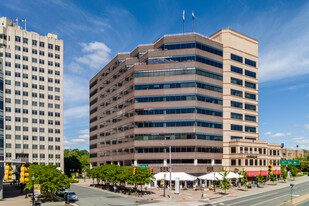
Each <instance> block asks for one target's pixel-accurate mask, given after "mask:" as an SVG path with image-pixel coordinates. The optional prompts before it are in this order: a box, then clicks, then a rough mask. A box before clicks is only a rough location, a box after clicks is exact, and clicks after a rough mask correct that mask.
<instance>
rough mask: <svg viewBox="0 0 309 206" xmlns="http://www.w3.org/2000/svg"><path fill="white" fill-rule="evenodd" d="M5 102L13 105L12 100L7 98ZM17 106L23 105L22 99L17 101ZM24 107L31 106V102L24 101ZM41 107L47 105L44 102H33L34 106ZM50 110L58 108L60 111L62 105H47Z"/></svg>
mask: <svg viewBox="0 0 309 206" xmlns="http://www.w3.org/2000/svg"><path fill="white" fill-rule="evenodd" d="M5 102H6V103H12V101H11V98H5ZM15 104H21V100H20V99H15ZM22 104H23V105H29V101H28V100H23V101H22ZM38 105H39V106H40V107H45V103H44V102H39V104H38V102H36V101H32V106H38ZM47 106H48V108H56V109H60V104H52V103H48V104H47Z"/></svg>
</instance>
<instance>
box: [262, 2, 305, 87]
mask: <svg viewBox="0 0 309 206" xmlns="http://www.w3.org/2000/svg"><path fill="white" fill-rule="evenodd" d="M274 18H277V17H274ZM279 19H280V18H279ZM308 19H309V4H307V5H305V6H303V8H302V10H301V11H300V12H298V14H297V15H296V16H294V17H292V18H291V20H289V21H287V20H286V19H283V18H281V19H280V22H279V21H277V22H276V21H275V20H273V19H269V21H268V22H269V24H268V26H265V25H264V29H265V30H267V33H268V34H267V35H265V41H266V42H267V41H268V39H266V38H269V37H270V38H272V39H273V41H268V42H267V44H266V43H264V44H265V46H264V47H263V49H262V52H261V55H260V69H259V70H260V72H259V78H260V80H261V81H262V82H266V81H271V80H279V79H283V78H288V77H294V76H299V75H305V74H309V69H308V67H309V59H308V56H309V47H308V44H309V38H308V35H309V24H308ZM282 21H285V22H284V24H282Z"/></svg>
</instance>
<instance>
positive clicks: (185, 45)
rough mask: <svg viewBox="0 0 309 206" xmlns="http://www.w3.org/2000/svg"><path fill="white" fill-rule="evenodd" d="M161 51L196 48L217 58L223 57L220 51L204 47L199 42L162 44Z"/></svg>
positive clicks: (207, 46)
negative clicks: (217, 56)
mask: <svg viewBox="0 0 309 206" xmlns="http://www.w3.org/2000/svg"><path fill="white" fill-rule="evenodd" d="M161 48H162V49H163V50H176V49H191V48H197V49H200V50H203V51H207V52H210V53H213V54H216V55H219V56H223V52H222V50H221V49H217V48H214V47H212V46H209V45H205V44H202V43H199V42H182V43H173V44H164V45H162V46H161Z"/></svg>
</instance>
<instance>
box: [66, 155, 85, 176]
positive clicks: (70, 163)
mask: <svg viewBox="0 0 309 206" xmlns="http://www.w3.org/2000/svg"><path fill="white" fill-rule="evenodd" d="M81 169H82V165H81V163H80V161H79V160H78V159H77V157H76V156H70V157H66V158H64V173H65V174H66V175H67V176H68V177H71V173H72V172H73V173H74V172H80V171H81Z"/></svg>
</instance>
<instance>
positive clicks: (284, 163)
mask: <svg viewBox="0 0 309 206" xmlns="http://www.w3.org/2000/svg"><path fill="white" fill-rule="evenodd" d="M280 165H300V161H299V160H280Z"/></svg>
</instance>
